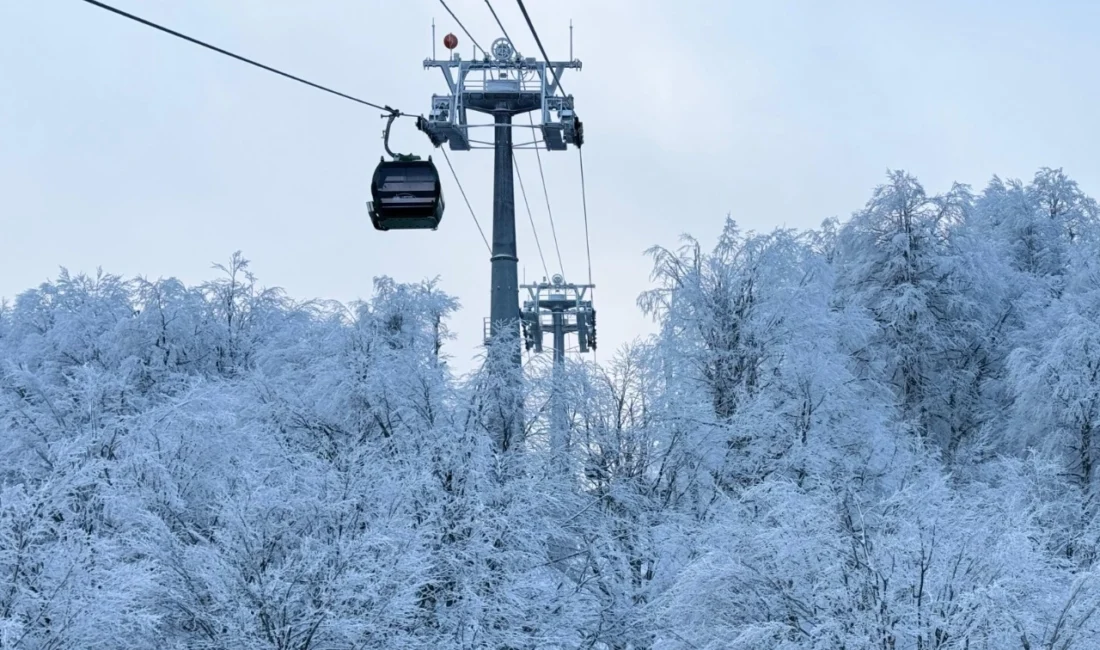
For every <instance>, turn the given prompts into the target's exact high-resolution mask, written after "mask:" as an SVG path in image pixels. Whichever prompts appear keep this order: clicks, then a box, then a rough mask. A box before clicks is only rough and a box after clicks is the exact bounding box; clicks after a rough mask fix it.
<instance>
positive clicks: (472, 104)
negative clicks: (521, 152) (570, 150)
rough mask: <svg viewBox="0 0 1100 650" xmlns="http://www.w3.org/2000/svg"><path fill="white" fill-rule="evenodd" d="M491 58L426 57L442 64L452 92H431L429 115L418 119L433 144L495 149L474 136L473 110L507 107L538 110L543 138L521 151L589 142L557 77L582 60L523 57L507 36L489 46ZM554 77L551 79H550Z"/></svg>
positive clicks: (438, 65)
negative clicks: (471, 117)
mask: <svg viewBox="0 0 1100 650" xmlns="http://www.w3.org/2000/svg"><path fill="white" fill-rule="evenodd" d="M490 51H491V52H492V56H485V57H484V58H483V59H481V60H477V59H472V60H469V61H466V60H463V59H462V58H461V57H460V56H459V55H458V54H454V55H452V57H451V58H450V59H442V60H440V59H426V60H425V61H424V67H425V68H439V69H440V70H441V71H442V72H443V77H444V79H445V80H446V81H447V88H448V90H449V91H450V92H449V93H447V94H445V95H432V105H431V110H430V111H429V113H428V117H427V118H426V119H425V120H422V121H421V122H420V123H419V127H420V129H421V130H422V131H424V132H425V133H427V134H428V137H429V138H431V139H432V143H433V144H435V145H436V146H440V145H442V144H443V143H447V144H448V146H449V147H450V148H451V150H452V151H469V150H470V149H490V148H493V147H494V146H495V143H490V142H484V141H480V140H476V139H474V138H471V136H470V130H471V129H474V128H479V127H481V126H490V125H472V124H470V123H469V120H468V111H477V112H480V113H488V114H496V113H498V112H499V111H500V110H501V106H502V105H505V106H506V107H507V109H506V110H507V111H508V112H510V113H511V114H518V113H527V112H537V114H538V116H539V117H538V119H537V120H535V128H536V129H538V130H539V131H540V134H541V136H542V142H541V143H540V142H539V141H538V140H537V139H533V140H532V141H531V142H527V143H520V144H518V145H515V147H516V148H517V149H522V148H533V147H538V146H540V144H541V145H542V146H543V147H544V148H545V149H547V150H550V151H563V150H565V149H566V147H567V145H575V146H580V145H581V144H583V143H584V126H583V124H581V122H580V120H578V119H577V114H576V112H575V111H574V109H573V96H572V95H563V94H560V93H559V90H560V89H559V87H558V80H559V79H561V75H562V73H563V72H564V71H565V70H566V69H569V68H574V69H580V67H581V62H580V61H576V60H574V61H558V62H546V61H538V60H536V59H535V58H534V57H520V56H519V55H518V54H517V53H516V51H515V49H514V48H513V47H512V45H511V43H509V42H508V40H507V39H506V38H498V39H497V40H496V41H494V42H493V45H492V47H491V48H490ZM551 77H552V78H551Z"/></svg>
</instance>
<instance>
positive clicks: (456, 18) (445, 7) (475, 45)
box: [439, 0, 489, 56]
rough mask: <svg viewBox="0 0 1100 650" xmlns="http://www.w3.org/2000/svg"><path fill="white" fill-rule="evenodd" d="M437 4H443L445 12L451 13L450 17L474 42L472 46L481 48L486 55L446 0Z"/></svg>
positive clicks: (483, 49)
mask: <svg viewBox="0 0 1100 650" xmlns="http://www.w3.org/2000/svg"><path fill="white" fill-rule="evenodd" d="M439 4H441V5H443V8H444V9H446V10H447V13H449V14H451V18H454V19H455V22H456V23H458V26H459V27H460V28H461V29H462V31H463V33H465V34H466V36H468V37H469V38H470V42H471V43H473V44H474V47H476V48H477V49H479V50H481V53H482V54H485V55H486V56H488V54H489V53H488V52H486V51H485V48H483V47H481V45H480V44H478V42H477V39H475V38H474V36H473V34H471V33H470V30H468V29H466V26H465V25H463V24H462V21H461V20H459V19H458V16H456V15H455V12H453V11H451V8H450V7H448V6H447V1H446V0H439Z"/></svg>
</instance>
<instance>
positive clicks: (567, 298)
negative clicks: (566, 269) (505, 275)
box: [522, 274, 596, 453]
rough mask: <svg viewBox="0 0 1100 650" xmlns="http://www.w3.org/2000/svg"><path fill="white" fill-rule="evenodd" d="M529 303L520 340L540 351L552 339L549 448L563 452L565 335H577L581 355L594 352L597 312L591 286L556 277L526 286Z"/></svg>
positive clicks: (566, 427)
mask: <svg viewBox="0 0 1100 650" xmlns="http://www.w3.org/2000/svg"><path fill="white" fill-rule="evenodd" d="M522 288H524V289H527V292H528V294H529V295H530V300H527V301H525V302H524V303H523V341H524V345H525V346H526V348H527V349H528V350H532V349H533V350H534V351H535V352H536V353H541V352H542V343H543V340H542V339H543V335H544V334H545V333H546V332H547V331H549V332H550V333H551V334H553V336H554V339H553V340H554V368H553V388H552V392H551V397H550V400H551V404H550V447H551V449H553V450H554V451H555V452H557V453H563V452H564V451H565V450H566V447H567V446H568V445H567V440H566V437H567V429H568V423H567V422H566V404H565V397H564V395H563V394H562V391H563V388H562V385H561V381H562V371H563V370H564V369H565V336H566V335H567V334H576V335H577V349H578V351H579V352H580V353H582V354H583V353H585V352H589V351H591V350H595V349H596V310H595V308H593V306H592V300H591V299H588V297H587V294H588V291H589V290H591V289H595V288H596V286H595V285H593V284H571V283H568V282H566V281H565V278H563V277H562V276H560V275H557V274H555V275H554V276H553V277H552V278H551V279H550V281H549V282H547V281H546V280H545V279H544V280H543V281H542V282H540V283H538V284H525V285H522Z"/></svg>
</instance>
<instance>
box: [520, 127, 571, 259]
mask: <svg viewBox="0 0 1100 650" xmlns="http://www.w3.org/2000/svg"><path fill="white" fill-rule="evenodd" d="M527 119H528V120H530V121H531V126H534V125H535V119H534V118H533V117H531V114H530V113H528V114H527ZM535 159H536V160H538V162H539V177H540V178H541V179H542V194H543V196H544V197H546V214H547V215H548V216H549V217H550V233H551V234H553V235H554V252H556V253H557V255H558V269H560V270H561V274H562V275H563V276H564V275H565V265H564V264H562V262H561V248H560V247H559V246H558V229H557V227H556V226H555V225H554V212H553V211H552V210H550V191H549V190H547V189H546V174H544V173H543V170H542V154H540V153H539V148H538V147H535Z"/></svg>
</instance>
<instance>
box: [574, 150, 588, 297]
mask: <svg viewBox="0 0 1100 650" xmlns="http://www.w3.org/2000/svg"><path fill="white" fill-rule="evenodd" d="M577 158H578V159H579V160H580V161H581V206H583V208H584V251H585V254H586V255H587V257H588V284H592V246H591V245H590V244H589V241H588V192H587V191H585V187H584V150H583V149H581V148H580V147H577Z"/></svg>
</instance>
